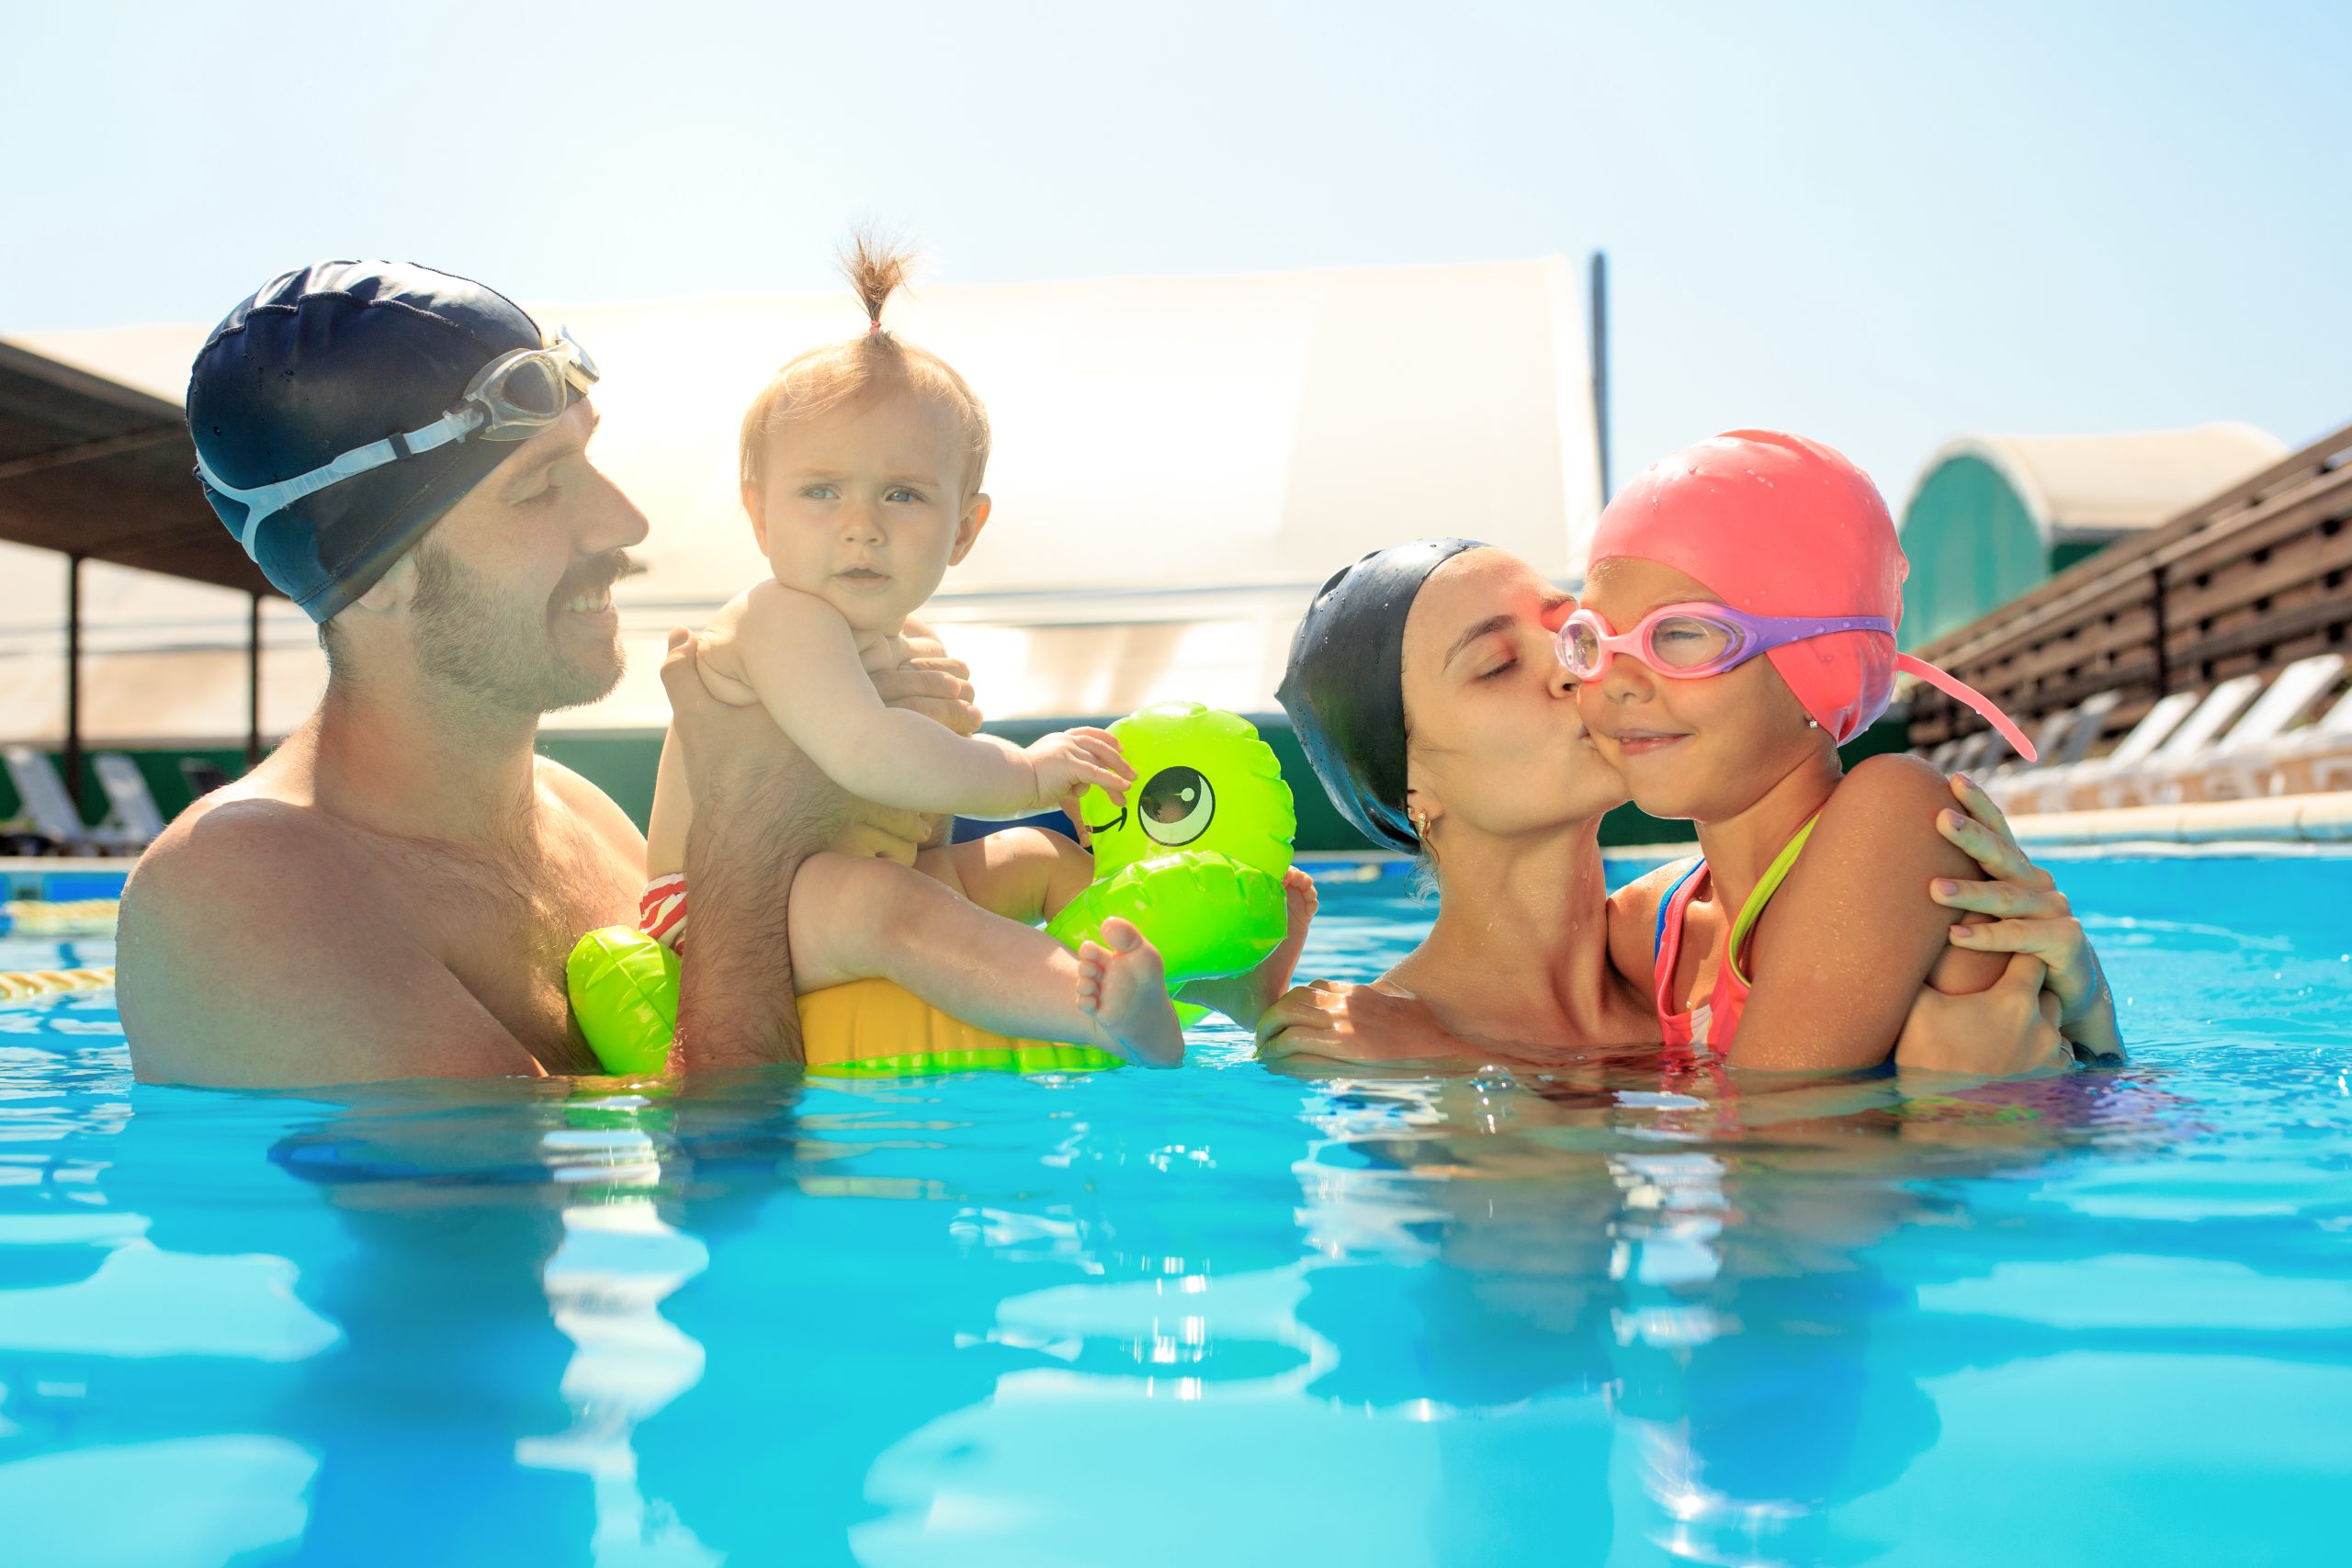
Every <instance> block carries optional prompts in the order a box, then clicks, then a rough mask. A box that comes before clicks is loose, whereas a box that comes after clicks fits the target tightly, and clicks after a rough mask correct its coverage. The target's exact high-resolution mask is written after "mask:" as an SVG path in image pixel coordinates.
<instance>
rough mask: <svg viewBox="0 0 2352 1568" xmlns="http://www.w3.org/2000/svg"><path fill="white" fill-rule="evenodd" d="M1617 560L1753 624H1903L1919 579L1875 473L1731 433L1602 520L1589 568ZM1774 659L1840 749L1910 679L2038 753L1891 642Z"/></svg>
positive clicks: (1687, 455) (1797, 446)
mask: <svg viewBox="0 0 2352 1568" xmlns="http://www.w3.org/2000/svg"><path fill="white" fill-rule="evenodd" d="M1616 556H1626V557H1631V558H1635V559H1639V560H1652V561H1657V562H1658V563H1660V564H1661V565H1664V566H1670V567H1672V568H1674V569H1675V570H1677V571H1679V572H1682V573H1684V574H1685V575H1687V576H1690V577H1693V578H1696V579H1698V580H1699V581H1701V582H1703V583H1705V584H1706V585H1707V589H1708V592H1712V593H1713V594H1714V595H1715V596H1716V597H1717V598H1718V599H1720V600H1722V601H1723V603H1724V604H1728V605H1730V606H1732V608H1734V609H1736V610H1745V611H1747V612H1748V613H1749V614H1750V615H1876V616H1883V617H1884V618H1885V620H1886V621H1887V622H1888V623H1889V624H1890V625H1898V626H1899V625H1900V624H1901V623H1902V619H1903V580H1904V578H1905V576H1907V575H1908V574H1909V571H1910V563H1909V562H1907V561H1906V560H1905V559H1904V556H1903V547H1902V545H1901V544H1900V543H1898V542H1897V540H1896V538H1895V533H1894V518H1893V517H1891V516H1889V515H1888V513H1887V510H1886V502H1885V500H1884V499H1883V497H1881V496H1880V494H1879V492H1878V487H1877V486H1876V485H1874V484H1872V483H1871V480H1870V476H1869V475H1867V474H1865V473H1863V472H1862V471H1861V469H1860V468H1856V467H1854V465H1853V464H1852V463H1850V462H1848V461H1847V460H1846V458H1845V457H1843V456H1842V455H1841V454H1839V453H1838V452H1835V451H1833V450H1831V449H1830V448H1829V447H1826V446H1822V445H1821V444H1820V443H1819V442H1817V441H1807V440H1805V439H1804V437H1803V436H1800V435H1785V434H1781V433H1780V432H1778V431H1771V430H1734V431H1730V432H1727V433H1725V434H1722V435H1717V436H1713V437H1711V438H1710V439H1708V440H1705V441H1702V442H1700V443H1699V444H1698V445H1696V446H1686V447H1684V448H1683V449H1682V450H1681V451H1679V452H1676V453H1674V454H1672V455H1671V456H1669V457H1662V458H1660V459H1659V460H1658V461H1657V462H1655V463H1653V464H1651V465H1650V466H1649V467H1648V468H1645V469H1644V470H1643V471H1642V472H1641V474H1640V475H1639V476H1638V477H1636V478H1635V479H1634V481H1633V483H1631V484H1629V485H1627V486H1626V487H1625V488H1624V489H1623V491H1619V492H1618V494H1617V497H1616V499H1615V500H1613V501H1611V502H1610V503H1609V506H1608V509H1607V510H1606V511H1604V512H1602V513H1601V514H1600V525H1599V527H1598V528H1597V529H1596V530H1595V532H1594V534H1593V540H1592V553H1591V558H1590V560H1589V562H1588V563H1587V569H1586V570H1590V569H1591V568H1592V567H1595V566H1598V565H1600V563H1601V562H1602V561H1604V560H1607V559H1610V558H1611V557H1616ZM1764 657H1766V658H1767V659H1770V660H1771V661H1772V668H1773V669H1774V670H1775V671H1778V672H1779V674H1780V677H1781V680H1782V681H1784V682H1787V683H1788V688H1789V690H1790V691H1791V692H1792V693H1794V694H1796V699H1797V701H1798V703H1799V704H1801V705H1803V706H1804V711H1805V712H1806V713H1808V714H1811V715H1812V716H1813V717H1814V719H1815V721H1816V722H1817V723H1819V724H1820V726H1821V728H1824V729H1826V730H1827V731H1828V732H1829V734H1830V736H1831V737H1832V738H1833V739H1837V740H1838V741H1839V742H1844V741H1847V740H1850V739H1853V738H1854V737H1855V736H1856V735H1859V734H1860V733H1861V732H1862V730H1864V729H1866V728H1869V726H1870V724H1871V721H1872V720H1873V719H1875V718H1877V717H1878V716H1879V715H1881V714H1883V713H1884V712H1885V711H1886V705H1887V704H1888V702H1889V701H1890V700H1892V698H1893V697H1894V677H1895V674H1896V673H1897V672H1898V671H1902V672H1905V673H1910V674H1916V675H1919V676H1920V677H1921V678H1922V679H1925V680H1928V681H1929V682H1931V683H1933V684H1935V685H1936V686H1938V687H1939V689H1941V690H1944V691H1947V692H1951V694H1952V695H1954V696H1956V697H1959V698H1960V699H1961V700H1962V701H1963V702H1966V703H1968V704H1969V705H1971V706H1973V707H1974V708H1975V709H1976V711H1977V712H1978V713H1980V714H1982V715H1984V716H1985V718H1986V719H1987V720H1988V721H1990V722H1991V723H1992V724H1993V726H1994V727H1995V728H1997V729H1999V730H2000V731H2001V732H2002V733H2003V734H2004V735H2005V736H2007V738H2008V739H2009V743H2010V744H2011V745H2012V746H2015V747H2016V748H2017V749H2018V752H2019V753H2020V754H2022V755H2023V756H2025V757H2027V758H2028V759H2029V760H2030V759H2031V757H2032V756H2033V748H2032V746H2031V744H2030V742H2028V741H2027V740H2026V739H2025V737H2024V736H2022V735H2020V734H2018V731H2017V727H2016V726H2015V725H2014V724H2012V723H2011V722H2010V721H2009V718H2008V716H2007V715H2006V714H2003V713H2002V712H2001V711H2000V710H1999V709H1998V708H1997V707H1996V706H1994V705H1992V703H1990V702H1989V701H1987V700H1986V699H1985V697H1983V696H1982V695H1981V694H1978V693H1976V692H1974V691H1973V690H1971V689H1969V688H1968V687H1966V686H1964V685H1962V683H1961V682H1958V681H1956V680H1954V679H1953V678H1952V677H1951V676H1949V675H1946V674H1945V673H1944V672H1943V671H1940V670H1938V669H1936V668H1935V667H1934V666H1933V665H1930V664H1928V663H1926V662H1925V661H1923V660H1917V659H1914V658H1912V657H1911V656H1910V655H1908V654H1901V655H1898V654H1897V653H1896V652H1895V651H1894V636H1893V634H1891V633H1884V632H1866V631H1865V632H1831V633H1829V634H1827V635H1826V636H1823V637H1807V638H1805V639H1804V640H1803V641H1801V642H1792V643H1784V644H1783V645H1781V647H1779V648H1776V649H1771V650H1770V652H1768V653H1767V654H1765V656H1764ZM1955 688H1957V689H1955Z"/></svg>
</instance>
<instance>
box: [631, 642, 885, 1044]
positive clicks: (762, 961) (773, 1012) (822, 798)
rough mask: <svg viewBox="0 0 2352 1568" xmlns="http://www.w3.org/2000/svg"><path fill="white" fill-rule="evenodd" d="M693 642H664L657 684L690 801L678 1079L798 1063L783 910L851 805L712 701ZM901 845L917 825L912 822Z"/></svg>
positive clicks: (770, 732)
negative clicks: (665, 700) (688, 937)
mask: <svg viewBox="0 0 2352 1568" xmlns="http://www.w3.org/2000/svg"><path fill="white" fill-rule="evenodd" d="M696 657H697V649H696V646H695V640H694V638H693V637H690V636H688V635H687V634H686V633H685V632H684V631H673V632H672V633H671V634H670V651H669V653H668V655H667V656H666V657H665V658H664V659H663V660H662V686H663V687H664V688H665V689H666V690H667V691H668V693H669V694H670V707H671V712H672V716H673V717H672V725H671V729H670V736H671V739H672V740H673V742H674V743H676V744H677V745H678V747H679V748H680V754H681V756H682V758H683V760H684V765H685V769H686V776H687V780H688V785H689V787H690V788H691V789H692V791H693V794H694V802H695V820H694V826H693V828H692V829H690V830H689V831H688V832H687V834H686V854H685V861H686V886H688V887H689V888H691V889H692V890H693V891H692V897H693V899H694V939H693V941H691V942H688V943H687V944H686V956H685V961H684V970H683V972H682V974H681V976H680V979H679V993H678V1034H677V1043H676V1044H675V1045H674V1046H673V1048H672V1052H671V1065H672V1066H674V1067H676V1068H678V1069H680V1070H681V1071H702V1070H707V1069H711V1068H718V1067H752V1066H764V1065H766V1064H768V1063H771V1062H797V1061H800V1060H802V1059H803V1057H802V1055H801V1048H800V1014H799V1011H798V1010H797V1009H796V1008H795V1007H794V1005H793V987H792V947H791V942H790V941H789V940H788V936H787V926H786V900H787V899H788V897H789V896H790V889H791V886H792V879H793V876H794V874H795V873H797V871H798V870H799V869H800V863H801V862H802V861H804V860H806V859H808V857H809V856H810V855H811V854H814V853H815V852H817V851H819V850H820V849H822V848H823V847H824V846H825V845H827V844H829V843H831V841H832V840H833V837H834V834H835V833H836V832H837V831H838V830H839V829H840V827H841V824H842V820H843V817H844V814H845V813H846V811H847V810H848V808H849V807H850V806H851V804H852V802H851V799H850V797H849V796H848V795H846V794H844V793H843V792H842V789H841V788H840V786H838V785H836V784H834V783H833V782H832V781H831V780H830V779H828V778H827V777H826V776H825V775H824V773H822V772H821V771H820V770H819V769H818V767H817V766H816V764H815V763H813V762H811V761H809V758H808V757H807V756H806V755H804V754H803V753H802V752H801V751H800V750H799V749H798V748H797V747H796V746H794V745H793V744H792V742H791V741H790V740H789V739H786V737H785V735H784V732H783V731H782V730H780V729H778V728H776V727H775V724H774V723H773V722H771V721H770V720H769V718H768V716H767V714H766V712H765V710H763V709H762V708H758V707H730V706H729V705H727V704H725V703H722V702H720V701H718V699H717V698H716V697H713V696H712V695H711V694H710V693H709V691H708V689H707V687H705V686H704V684H703V682H702V676H701V674H700V673H699V672H698V671H697V670H696V669H695V659H696ZM902 826H903V827H904V829H905V830H904V831H903V832H902V833H901V835H900V836H902V837H906V838H910V839H911V838H913V837H914V836H915V835H916V833H917V832H918V831H919V830H920V825H919V823H918V822H917V821H916V819H915V818H913V817H912V815H911V814H907V820H906V822H905V823H904V824H903V825H902Z"/></svg>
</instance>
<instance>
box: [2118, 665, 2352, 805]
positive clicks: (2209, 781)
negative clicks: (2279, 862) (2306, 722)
mask: <svg viewBox="0 0 2352 1568" xmlns="http://www.w3.org/2000/svg"><path fill="white" fill-rule="evenodd" d="M2343 672H2344V656H2343V655H2342V654H2340V653H2315V654H2312V656H2311V657H2310V658H2308V659H2298V660H2295V661H2294V662H2293V663H2292V664H2290V665H2288V666H2287V667H2286V668H2285V669H2284V670H2281V671H2278V679H2277V680H2275V681H2273V682H2270V687H2269V689H2268V690H2267V691H2266V692H2264V693H2263V694H2262V695H2261V696H2260V697H2259V698H2257V699H2256V701H2255V705H2253V706H2252V707H2250V708H2248V709H2246V710H2245V717H2244V718H2241V719H2239V720H2238V721H2237V723H2235V724H2234V725H2232V726H2231V727H2230V732H2229V733H2228V734H2227V735H2224V736H2222V738H2221V739H2219V740H2216V741H2215V742H2213V744H2212V745H2211V747H2210V748H2208V749H2207V750H2205V751H2204V752H2202V753H2200V754H2199V755H2197V756H2193V757H2188V758H2184V759H2183V760H2182V761H2181V762H2180V764H2179V765H2178V767H2177V770H2176V771H2175V773H2173V774H2172V776H2171V777H2169V778H2162V779H2158V780H2156V781H2155V783H2154V786H2153V792H2154V795H2155V798H2157V799H2158V800H2162V801H2165V802H2167V803H2169V802H2173V801H2183V800H2250V799H2253V798H2254V797H2256V796H2257V795H2263V794H2266V793H2267V789H2266V785H2265V773H2266V772H2267V770H2266V769H2265V768H2264V766H2263V765H2262V756H2263V753H2264V752H2266V751H2267V750H2269V749H2270V748H2271V747H2272V746H2274V745H2276V744H2277V743H2278V738H2279V737H2280V736H2281V735H2283V734H2285V733H2286V731H2287V728H2288V727H2289V726H2290V725H2291V724H2293V723H2294V722H2295V721H2296V720H2297V719H2299V718H2301V717H2302V716H2303V714H2304V712H2305V710H2307V709H2308V708H2310V706H2311V705H2312V703H2314V702H2315V701H2317V700H2318V699H2319V696H2320V694H2322V693H2324V692H2325V691H2326V690H2327V689H2328V687H2330V686H2332V685H2334V684H2335V679H2336V677H2337V676H2338V675H2341V674H2342V673H2343Z"/></svg>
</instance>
